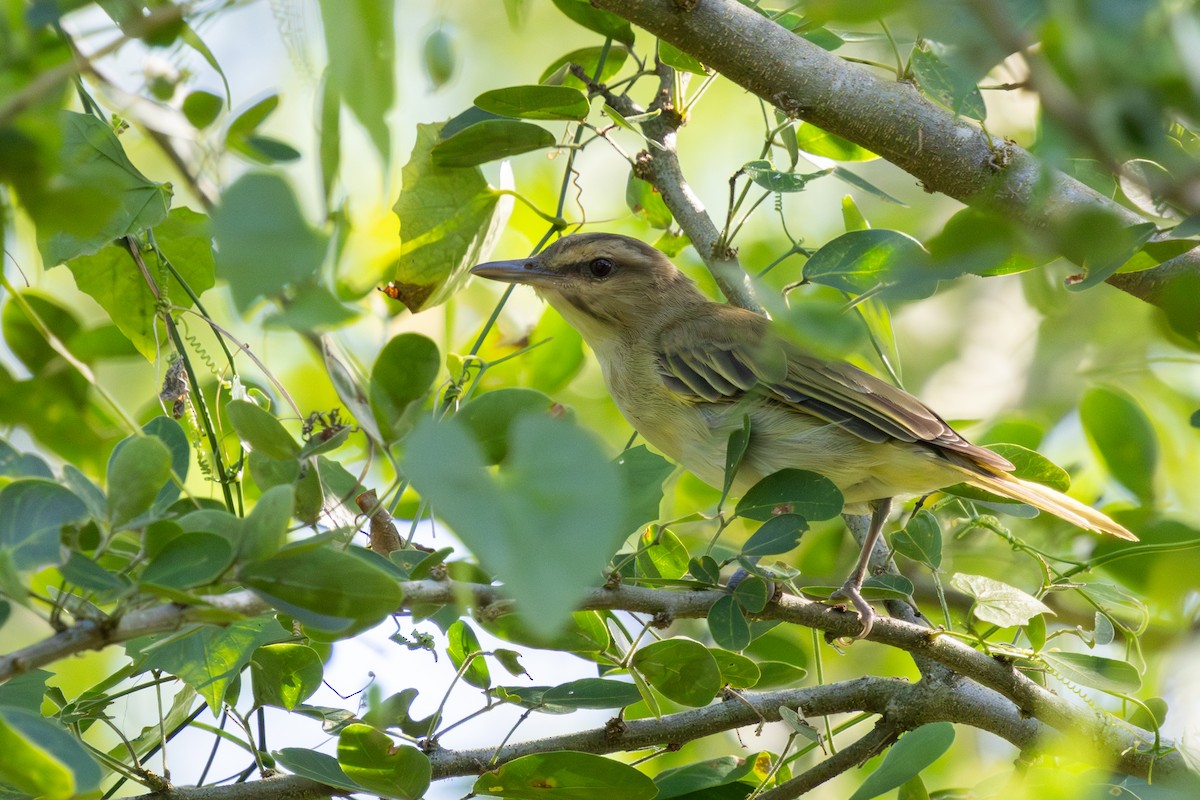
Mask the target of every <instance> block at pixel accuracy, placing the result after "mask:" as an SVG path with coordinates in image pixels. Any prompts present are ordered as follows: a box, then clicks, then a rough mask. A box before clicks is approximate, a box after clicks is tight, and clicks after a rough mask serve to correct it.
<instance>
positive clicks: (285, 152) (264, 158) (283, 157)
mask: <svg viewBox="0 0 1200 800" xmlns="http://www.w3.org/2000/svg"><path fill="white" fill-rule="evenodd" d="M228 144H229V146H230V148H231V149H233V150H235V151H236V152H238V153H240V154H241V155H243V156H245V157H246V158H248V159H250V160H251V161H255V162H257V163H259V164H278V163H283V162H288V161H296V160H297V159H299V158H300V151H299V150H297V149H296V148H294V147H292V146H291V145H290V144H288V143H287V142H281V141H280V140H278V139H276V138H274V137H272V136H263V135H262V134H258V133H255V134H251V135H250V136H247V137H246V138H244V139H233V140H230V141H229V142H228Z"/></svg>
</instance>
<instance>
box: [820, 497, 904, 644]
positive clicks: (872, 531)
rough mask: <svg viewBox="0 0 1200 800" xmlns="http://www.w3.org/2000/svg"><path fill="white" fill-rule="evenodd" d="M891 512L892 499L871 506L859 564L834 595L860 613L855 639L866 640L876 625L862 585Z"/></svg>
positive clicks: (884, 499) (873, 611)
mask: <svg viewBox="0 0 1200 800" xmlns="http://www.w3.org/2000/svg"><path fill="white" fill-rule="evenodd" d="M891 510H892V499H891V498H890V497H885V498H883V499H882V500H876V501H875V502H873V503H872V504H871V527H870V528H868V530H867V535H866V538H864V539H863V543H862V550H861V551H860V552H859V554H858V563H857V564H855V565H854V571H853V572H851V573H850V577H849V578H847V579H846V582H845V583H843V584H842V588H840V589H838V590H837V591H836V592H834V593H833V597H834V598H844V599H846V600H849V601H850V602H851V603H852V604H853V605H854V610H855V611H857V612H858V618H859V622H861V623H862V630H861V631H859V632H858V634H857V635H856V636H855V637H854V638H855V639H865V638H866V637H867V636H868V635H870V633H871V628H872V627H874V625H875V610H874V609H872V608H871V604H870V603H868V602H867V601H866V600H865V599H864V598H863V596H862V585H863V581H864V580H866V578H867V570H868V569H869V568H870V564H871V553H872V551H874V549H875V543H876V542H878V541H879V536H880V535H881V534H882V533H883V523H884V522H886V521H887V518H888V513H889V512H890V511H891Z"/></svg>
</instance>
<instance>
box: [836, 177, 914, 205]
mask: <svg viewBox="0 0 1200 800" xmlns="http://www.w3.org/2000/svg"><path fill="white" fill-rule="evenodd" d="M829 174H830V175H832V176H833V177H835V178H837V179H838V180H839V181H841V182H842V183H848V184H850V185H851V186H853V187H854V188H856V189H861V190H862V191H864V192H866V193H867V194H869V195H871V196H872V197H876V198H878V199H880V200H882V201H883V202H885V203H891V204H892V205H894V206H904V207H907V206H908V204H907V203H905V202H904V201H903V200H900V199H899V198H896V197H893V196H892V195H890V194H888V193H887V192H885V191H884V190H883V189H880V188H879V187H878V186H876V185H875V184H873V183H871V182H870V181H869V180H867V179H866V178H863V177H862V176H860V175H858V174H857V173H854V172H851V171H850V170H848V169H846V168H845V167H834V168H833V170H832V171H831V172H830V173H829Z"/></svg>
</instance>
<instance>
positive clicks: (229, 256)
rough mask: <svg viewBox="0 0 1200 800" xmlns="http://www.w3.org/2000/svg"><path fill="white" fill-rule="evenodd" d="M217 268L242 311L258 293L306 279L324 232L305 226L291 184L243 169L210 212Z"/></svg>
mask: <svg viewBox="0 0 1200 800" xmlns="http://www.w3.org/2000/svg"><path fill="white" fill-rule="evenodd" d="M212 222H213V236H214V238H215V239H216V242H217V273H218V275H220V277H222V278H224V279H225V280H226V281H228V282H229V288H230V290H231V291H232V292H233V300H234V303H235V304H236V305H237V308H238V310H239V311H241V312H243V313H245V312H246V311H247V310H249V308H250V307H251V306H252V305H253V304H254V303H255V302H256V301H257V300H259V299H260V298H264V297H274V296H276V295H278V294H279V293H280V292H282V291H283V289H284V287H286V286H290V285H294V284H298V283H304V282H305V281H308V280H310V279H312V278H313V277H314V276H315V275H316V274H317V270H318V269H319V268H320V266H321V262H322V261H323V260H324V258H325V246H326V237H325V235H324V234H321V233H319V232H317V231H314V230H313V229H312V228H310V227H309V225H308V223H307V222H306V221H305V219H304V216H303V214H301V212H300V206H299V205H298V204H297V203H296V198H295V196H294V195H293V194H292V190H291V188H290V187H289V186H288V185H287V184H286V183H285V182H284V180H283V178H281V177H279V176H278V175H275V174H265V173H254V172H251V173H247V174H245V175H243V176H242V177H240V178H238V179H237V181H236V182H234V184H233V185H232V186H230V187H229V188H228V189H226V190H225V192H224V193H223V194H222V195H221V203H220V205H219V206H218V207H217V209H216V211H214V212H213V221H212Z"/></svg>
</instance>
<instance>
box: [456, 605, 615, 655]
mask: <svg viewBox="0 0 1200 800" xmlns="http://www.w3.org/2000/svg"><path fill="white" fill-rule="evenodd" d="M479 623H480V625H482V626H483V628H484V630H486V631H487V632H488V633H490V634H492V635H493V636H496V637H498V638H500V639H503V640H505V641H506V642H513V643H515V644H521V645H527V646H529V647H541V648H545V649H547V650H560V651H562V652H564V653H602V652H604V651H605V650H607V649H608V645H609V641H610V639H609V635H608V628H606V627H605V625H604V621H603V620H602V619H601V618H600V614H599V613H598V612H595V611H576V612H574V613H573V614H571V616H570V617H568V618H567V623H566V625H565V626H564V627H563V628H562V630H560V631H558V632H557V633H555V634H554V635H553V636H552V637H549V638H547V637H546V636H545V635H544V634H540V633H537V632H535V630H533V629H531V628H530V626H529V624H528V623H527V622H526V621H525V619H524V617H522V616H521V615H520V614H502V615H501V616H499V617H496V618H495V619H491V618H484V619H481V620H480V621H479Z"/></svg>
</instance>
